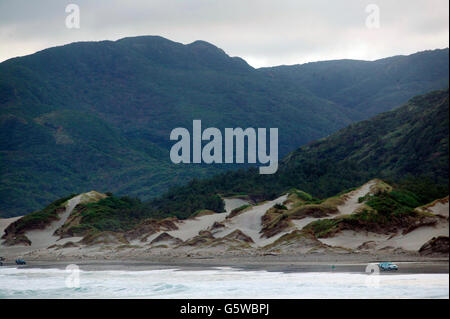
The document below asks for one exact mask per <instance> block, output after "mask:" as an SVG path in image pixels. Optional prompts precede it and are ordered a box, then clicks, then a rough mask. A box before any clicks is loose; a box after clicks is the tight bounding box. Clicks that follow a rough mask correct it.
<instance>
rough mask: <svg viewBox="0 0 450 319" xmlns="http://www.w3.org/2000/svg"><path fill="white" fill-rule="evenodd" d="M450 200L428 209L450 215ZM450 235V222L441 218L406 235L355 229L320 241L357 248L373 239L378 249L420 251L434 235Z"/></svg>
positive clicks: (439, 202) (439, 213)
mask: <svg viewBox="0 0 450 319" xmlns="http://www.w3.org/2000/svg"><path fill="white" fill-rule="evenodd" d="M448 207H449V205H448V201H436V202H435V203H434V204H433V205H430V206H427V207H426V210H427V211H429V212H432V213H434V214H438V215H442V216H448ZM439 236H447V237H448V236H449V223H448V221H447V220H445V219H441V220H440V221H439V222H438V223H437V225H435V226H423V227H419V228H417V229H415V230H413V231H411V232H409V233H407V234H405V235H403V234H401V233H399V234H397V235H395V236H388V235H380V234H374V233H364V232H355V231H348V230H346V231H342V232H340V233H339V234H337V235H336V236H334V237H332V238H321V239H320V241H321V242H323V243H325V244H327V245H331V246H340V247H345V248H351V249H355V248H357V247H358V246H359V245H361V244H363V243H364V242H368V241H373V242H374V243H375V244H374V245H375V248H376V249H383V248H386V247H393V248H402V249H404V250H408V251H418V250H419V249H420V247H422V246H423V244H425V243H426V242H427V241H429V240H430V239H432V238H433V237H439Z"/></svg>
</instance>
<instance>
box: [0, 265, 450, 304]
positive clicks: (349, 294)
mask: <svg viewBox="0 0 450 319" xmlns="http://www.w3.org/2000/svg"><path fill="white" fill-rule="evenodd" d="M0 298H194V299H195V298H202V299H203V298H250V299H252V298H276V299H288V298H289V299H290V298H295V299H297V298H389V299H392V298H449V275H448V274H387V275H368V274H364V273H342V272H321V273H319V272H297V273H296V272H288V273H285V272H268V271H261V270H255V271H253V270H252V271H248V270H239V269H236V268H228V267H223V268H222V267H221V268H211V269H207V270H183V269H161V270H148V271H123V270H112V271H104V270H102V271H83V270H78V269H77V268H76V267H74V268H72V269H67V270H65V269H39V268H15V267H0Z"/></svg>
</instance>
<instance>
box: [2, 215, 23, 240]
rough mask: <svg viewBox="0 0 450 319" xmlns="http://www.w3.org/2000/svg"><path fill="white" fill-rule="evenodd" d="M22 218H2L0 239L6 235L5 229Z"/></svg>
mask: <svg viewBox="0 0 450 319" xmlns="http://www.w3.org/2000/svg"><path fill="white" fill-rule="evenodd" d="M20 218H22V216H17V217H11V218H0V238H1V237H2V236H3V234H4V233H5V229H6V228H8V226H9V225H10V224H12V223H14V222H15V221H16V220H18V219H20Z"/></svg>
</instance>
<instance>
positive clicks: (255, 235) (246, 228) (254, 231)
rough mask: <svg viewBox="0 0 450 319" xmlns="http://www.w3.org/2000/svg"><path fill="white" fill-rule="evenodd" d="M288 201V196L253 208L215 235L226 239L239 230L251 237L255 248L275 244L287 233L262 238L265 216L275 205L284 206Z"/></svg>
mask: <svg viewBox="0 0 450 319" xmlns="http://www.w3.org/2000/svg"><path fill="white" fill-rule="evenodd" d="M286 199H287V195H283V196H281V197H278V198H277V199H275V200H272V201H269V202H265V203H263V204H260V205H257V206H254V207H252V208H251V209H249V210H246V211H244V212H243V213H241V214H239V215H237V216H235V217H233V218H231V219H229V220H227V221H226V228H225V229H221V230H220V231H218V232H216V233H215V234H214V236H215V237H225V236H227V235H228V234H231V233H232V232H234V231H235V230H237V229H239V230H240V231H242V232H243V233H244V234H245V235H247V236H250V237H251V238H252V240H253V242H254V245H253V246H255V247H262V246H265V245H267V244H269V243H272V242H274V241H275V240H276V239H278V238H279V237H280V236H282V235H284V234H285V233H286V232H283V233H280V234H278V235H277V236H273V237H271V238H261V229H262V220H261V218H262V217H263V216H264V214H265V213H266V212H267V210H269V209H270V208H272V207H273V206H274V205H275V204H282V203H283V202H284V201H285V200H286Z"/></svg>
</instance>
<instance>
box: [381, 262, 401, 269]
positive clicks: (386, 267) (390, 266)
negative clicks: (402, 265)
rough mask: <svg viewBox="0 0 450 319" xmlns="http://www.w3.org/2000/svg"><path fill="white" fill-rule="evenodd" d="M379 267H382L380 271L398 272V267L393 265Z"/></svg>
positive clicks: (384, 264)
mask: <svg viewBox="0 0 450 319" xmlns="http://www.w3.org/2000/svg"><path fill="white" fill-rule="evenodd" d="M378 267H380V270H382V271H396V270H398V266H397V265H396V264H393V263H379V264H378Z"/></svg>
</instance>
